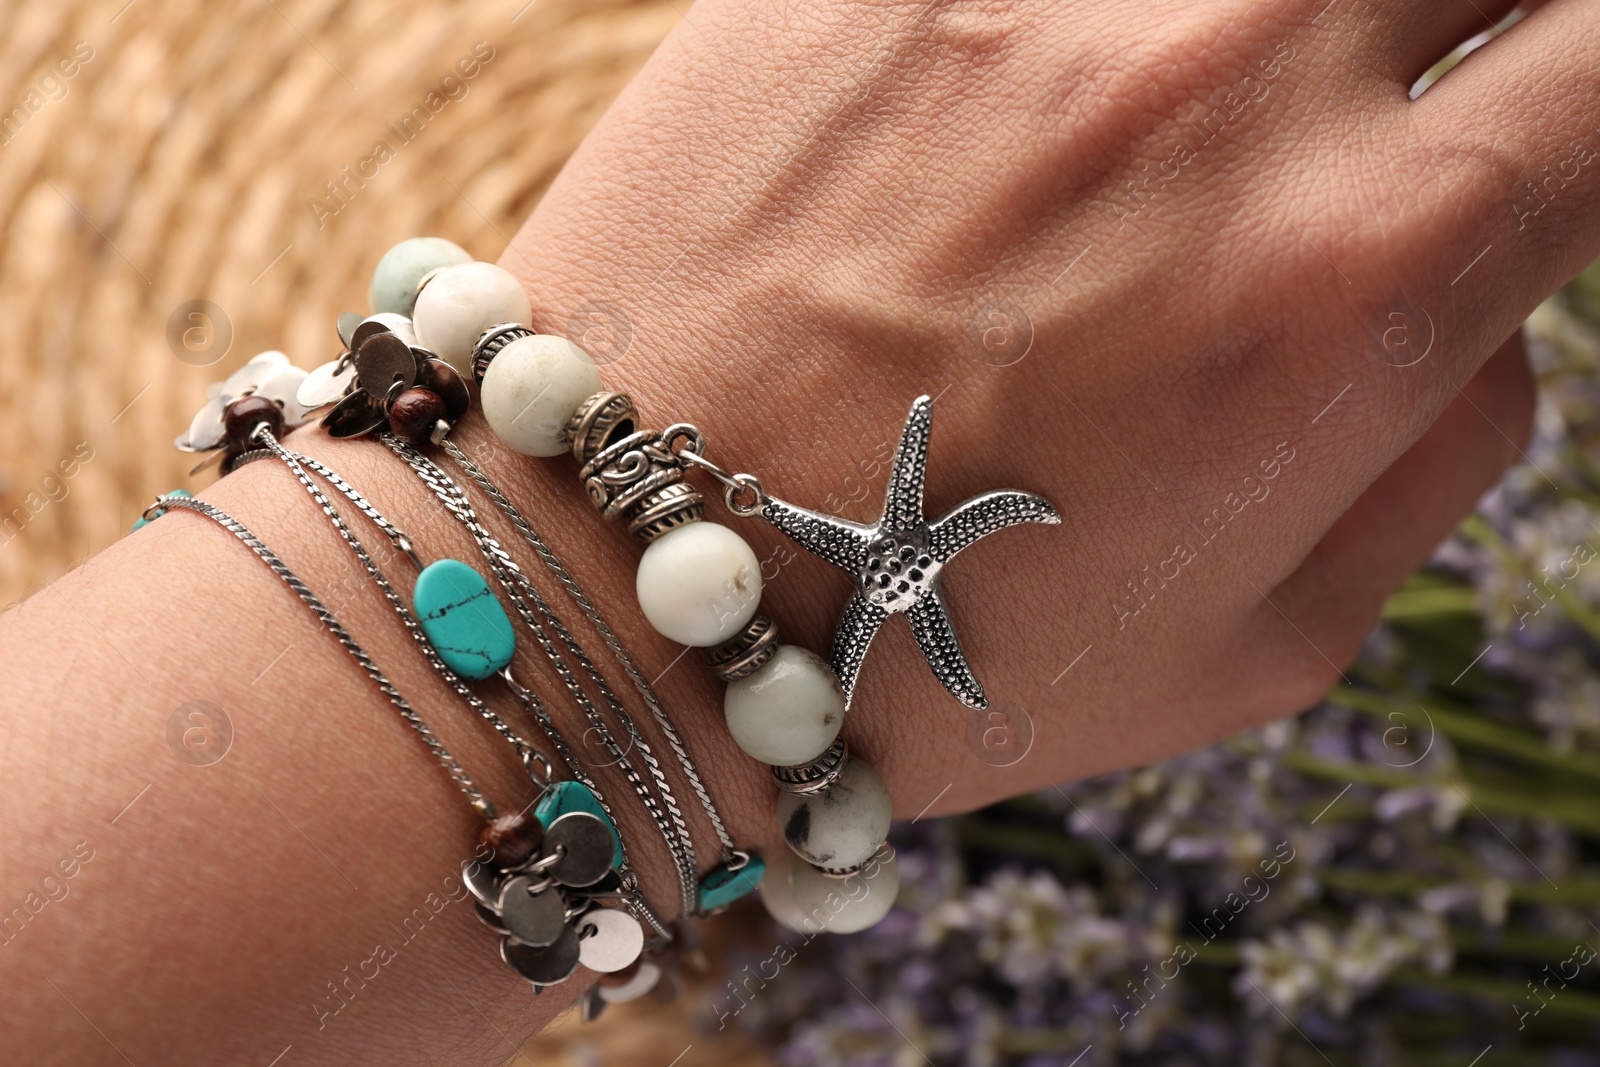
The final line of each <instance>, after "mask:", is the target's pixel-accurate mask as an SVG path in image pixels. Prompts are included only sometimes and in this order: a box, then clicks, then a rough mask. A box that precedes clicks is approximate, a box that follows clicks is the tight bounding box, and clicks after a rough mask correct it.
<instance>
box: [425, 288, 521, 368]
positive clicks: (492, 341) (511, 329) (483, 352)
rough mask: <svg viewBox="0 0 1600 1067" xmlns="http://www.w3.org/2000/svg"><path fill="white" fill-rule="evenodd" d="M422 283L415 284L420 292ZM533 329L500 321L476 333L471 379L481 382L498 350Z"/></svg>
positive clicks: (515, 323) (518, 323) (498, 352)
mask: <svg viewBox="0 0 1600 1067" xmlns="http://www.w3.org/2000/svg"><path fill="white" fill-rule="evenodd" d="M435 273H437V271H435V272H432V273H430V274H428V275H427V276H426V277H424V278H423V280H422V285H426V284H427V283H428V278H431V277H433V274H435ZM422 285H419V286H417V291H418V292H421V290H422ZM533 333H534V331H533V330H530V329H529V328H528V327H526V326H524V325H522V323H520V322H502V323H500V324H499V325H498V326H491V327H489V328H488V329H487V330H484V331H483V333H481V334H479V335H478V341H477V343H476V344H474V345H473V346H472V380H473V381H475V382H477V383H478V384H480V385H481V384H483V375H484V372H485V371H487V370H488V369H489V364H490V363H491V362H493V361H494V357H495V356H498V355H499V354H500V350H501V349H502V348H504V347H505V346H506V345H508V344H510V343H511V342H512V341H515V340H516V339H517V338H519V337H532V336H533Z"/></svg>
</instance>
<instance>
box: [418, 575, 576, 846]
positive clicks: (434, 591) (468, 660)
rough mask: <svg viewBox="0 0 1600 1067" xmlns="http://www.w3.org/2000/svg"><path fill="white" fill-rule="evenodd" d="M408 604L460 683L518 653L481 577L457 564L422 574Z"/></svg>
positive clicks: (480, 675) (512, 633) (490, 671)
mask: <svg viewBox="0 0 1600 1067" xmlns="http://www.w3.org/2000/svg"><path fill="white" fill-rule="evenodd" d="M412 603H413V604H414V605H415V606H416V609H417V621H419V622H420V623H422V632H423V633H425V634H427V635H428V641H429V643H430V644H432V645H433V649H434V651H435V652H437V653H439V658H440V659H442V660H444V662H445V665H446V666H447V667H449V668H450V669H451V670H453V671H455V672H456V673H457V674H459V675H460V676H461V677H463V678H471V679H474V680H477V679H480V678H487V677H489V676H490V675H491V674H494V673H495V672H496V671H498V670H499V669H500V668H501V667H504V666H505V665H506V664H507V663H510V662H511V655H512V653H514V652H515V651H516V650H517V635H516V631H514V630H512V628H511V620H510V619H508V618H506V611H505V609H504V608H502V607H501V606H500V601H498V600H496V599H495V597H494V593H492V592H490V590H489V583H488V582H486V581H484V579H483V575H481V574H479V573H478V572H477V571H475V570H473V569H472V568H471V567H469V566H467V565H466V564H465V563H462V562H461V561H460V560H457V559H441V560H439V561H437V562H435V563H430V564H428V566H427V567H425V568H423V571H422V573H421V574H420V575H418V576H417V588H416V591H415V592H414V593H413V594H412ZM546 825H549V824H548V823H547V824H546Z"/></svg>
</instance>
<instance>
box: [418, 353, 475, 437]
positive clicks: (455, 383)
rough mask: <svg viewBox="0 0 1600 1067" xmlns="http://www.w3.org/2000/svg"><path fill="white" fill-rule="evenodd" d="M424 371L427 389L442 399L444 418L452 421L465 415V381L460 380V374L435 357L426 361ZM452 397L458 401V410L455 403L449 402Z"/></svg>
mask: <svg viewBox="0 0 1600 1067" xmlns="http://www.w3.org/2000/svg"><path fill="white" fill-rule="evenodd" d="M426 373H427V380H426V382H425V384H426V385H427V387H428V388H429V389H432V390H433V391H434V392H436V393H438V394H439V399H441V400H443V401H444V406H445V411H446V412H447V414H446V415H445V418H446V419H448V420H449V421H450V422H452V423H453V422H455V421H456V420H457V419H459V418H460V417H461V416H463V415H465V414H466V413H467V404H468V403H469V400H468V397H469V394H468V393H467V383H466V382H464V381H462V380H461V375H459V374H457V373H456V369H455V368H454V367H452V366H450V364H448V363H446V362H445V361H444V360H442V359H435V360H430V361H429V362H428V368H427V372H426ZM452 397H454V398H456V401H457V403H459V405H460V410H459V411H458V410H456V406H457V405H456V404H453V403H452V402H451V398H452Z"/></svg>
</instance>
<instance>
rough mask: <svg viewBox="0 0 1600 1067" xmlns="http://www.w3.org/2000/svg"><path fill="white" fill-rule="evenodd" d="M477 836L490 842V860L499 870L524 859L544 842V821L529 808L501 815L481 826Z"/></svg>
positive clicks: (510, 866) (481, 840) (534, 853)
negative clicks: (480, 831)
mask: <svg viewBox="0 0 1600 1067" xmlns="http://www.w3.org/2000/svg"><path fill="white" fill-rule="evenodd" d="M478 840H479V841H480V842H481V843H482V844H485V845H487V846H489V849H490V852H491V853H492V855H491V857H490V861H491V862H492V863H494V865H495V866H496V867H499V868H501V869H502V870H511V869H513V868H516V867H520V866H522V865H523V864H524V863H527V862H528V861H529V860H531V859H532V858H533V857H534V856H536V855H538V853H539V846H541V845H543V844H544V824H543V823H541V822H540V821H539V820H538V819H536V818H534V817H533V815H532V813H530V812H519V813H517V814H515V815H502V816H500V818H498V819H496V820H495V821H494V822H492V823H490V824H489V825H488V826H485V827H484V828H483V833H481V834H479V835H478Z"/></svg>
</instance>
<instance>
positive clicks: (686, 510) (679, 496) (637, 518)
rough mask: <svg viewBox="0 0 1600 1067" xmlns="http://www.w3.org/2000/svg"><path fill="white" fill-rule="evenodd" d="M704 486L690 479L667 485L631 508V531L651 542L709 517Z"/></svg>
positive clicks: (646, 542) (629, 528) (639, 537)
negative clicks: (690, 481)
mask: <svg viewBox="0 0 1600 1067" xmlns="http://www.w3.org/2000/svg"><path fill="white" fill-rule="evenodd" d="M705 510H706V509H705V502H704V499H703V498H702V497H701V496H700V490H698V489H696V488H695V487H694V486H692V485H690V484H689V483H688V482H677V483H674V484H671V485H664V486H662V487H661V488H660V489H657V490H656V491H654V492H653V493H651V494H650V495H649V498H648V499H646V500H643V501H641V502H640V503H639V504H638V506H636V507H635V508H634V509H633V511H632V512H631V515H630V518H629V521H628V532H629V533H631V534H632V535H633V536H635V537H637V538H638V539H639V540H641V541H643V542H644V543H645V544H649V543H650V542H651V541H654V540H655V539H656V538H658V537H660V536H661V535H662V534H664V533H666V532H667V531H668V530H676V529H677V528H678V527H680V526H687V525H688V524H689V523H691V522H699V521H700V520H701V519H702V518H704V517H705Z"/></svg>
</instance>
